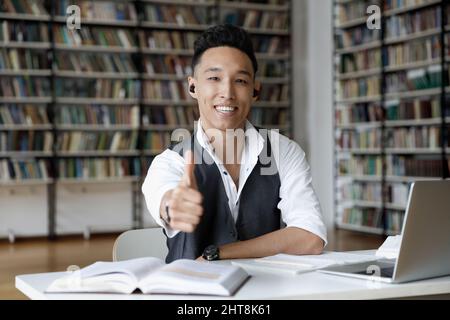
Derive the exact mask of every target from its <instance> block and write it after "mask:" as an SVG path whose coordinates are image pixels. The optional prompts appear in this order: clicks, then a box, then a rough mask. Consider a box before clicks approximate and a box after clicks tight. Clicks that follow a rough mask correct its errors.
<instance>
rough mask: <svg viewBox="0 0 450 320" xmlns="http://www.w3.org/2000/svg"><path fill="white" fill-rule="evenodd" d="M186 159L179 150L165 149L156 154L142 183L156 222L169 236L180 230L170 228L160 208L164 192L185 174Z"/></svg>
mask: <svg viewBox="0 0 450 320" xmlns="http://www.w3.org/2000/svg"><path fill="white" fill-rule="evenodd" d="M183 168H184V159H183V157H181V156H180V155H179V154H178V153H177V152H174V151H172V150H169V149H168V150H165V151H164V152H163V153H161V154H160V155H158V156H156V157H155V158H154V159H153V161H152V163H151V165H150V168H149V169H148V172H147V176H146V177H145V180H144V183H143V185H142V193H143V194H144V198H145V202H146V205H147V209H148V210H149V211H150V214H151V215H152V217H153V219H154V220H155V222H156V223H157V224H158V225H160V226H161V227H162V228H164V230H165V231H166V234H167V236H168V237H169V238H172V237H174V236H176V235H177V234H178V232H180V231H179V230H175V229H172V228H170V226H168V225H167V224H166V223H165V222H164V221H163V220H162V219H161V217H160V216H159V208H160V205H161V200H162V198H163V196H164V194H165V193H166V192H167V191H169V190H171V189H174V188H175V187H176V186H177V185H178V183H179V182H180V180H181V177H182V176H183Z"/></svg>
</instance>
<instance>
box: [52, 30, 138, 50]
mask: <svg viewBox="0 0 450 320" xmlns="http://www.w3.org/2000/svg"><path fill="white" fill-rule="evenodd" d="M53 36H54V39H55V42H56V43H60V44H66V45H71V46H82V45H97V46H105V47H122V48H134V47H136V41H135V38H134V36H133V34H132V32H131V31H130V30H128V29H124V28H114V29H113V28H105V27H90V26H83V27H82V28H81V29H74V30H69V29H68V28H67V27H66V26H65V25H60V26H58V25H54V26H53Z"/></svg>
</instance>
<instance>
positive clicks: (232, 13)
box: [221, 9, 289, 30]
mask: <svg viewBox="0 0 450 320" xmlns="http://www.w3.org/2000/svg"><path fill="white" fill-rule="evenodd" d="M222 16H223V18H222V19H221V20H222V21H223V22H224V23H230V24H235V25H239V26H242V27H244V28H258V29H275V30H287V29H288V26H289V12H286V13H280V12H270V11H261V10H245V11H242V10H233V9H228V10H222Z"/></svg>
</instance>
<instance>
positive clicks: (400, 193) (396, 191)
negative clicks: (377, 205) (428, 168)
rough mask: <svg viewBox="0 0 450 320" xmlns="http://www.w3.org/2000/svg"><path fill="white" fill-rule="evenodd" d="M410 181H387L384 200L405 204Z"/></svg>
mask: <svg viewBox="0 0 450 320" xmlns="http://www.w3.org/2000/svg"><path fill="white" fill-rule="evenodd" d="M410 189H411V183H388V184H387V186H386V197H387V199H386V201H387V202H388V203H392V204H396V205H400V206H406V203H407V202H408V196H409V191H410Z"/></svg>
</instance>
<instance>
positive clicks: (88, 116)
mask: <svg viewBox="0 0 450 320" xmlns="http://www.w3.org/2000/svg"><path fill="white" fill-rule="evenodd" d="M56 122H57V123H58V124H65V125H84V124H90V125H102V126H108V125H130V126H133V127H138V126H139V107H138V106H132V107H128V106H106V105H81V106H67V105H63V106H60V107H58V109H57V110H56Z"/></svg>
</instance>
